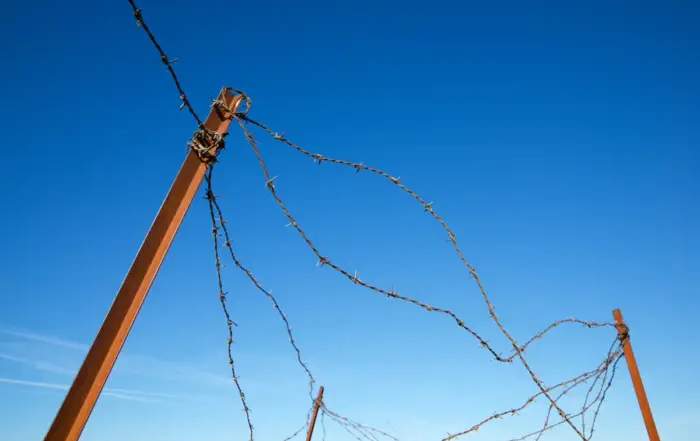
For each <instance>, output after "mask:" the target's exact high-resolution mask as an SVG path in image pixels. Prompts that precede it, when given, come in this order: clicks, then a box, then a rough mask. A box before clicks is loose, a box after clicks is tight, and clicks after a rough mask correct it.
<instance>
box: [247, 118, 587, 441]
mask: <svg viewBox="0 0 700 441" xmlns="http://www.w3.org/2000/svg"><path fill="white" fill-rule="evenodd" d="M234 118H235V119H236V122H237V123H238V125H239V126H240V128H241V130H242V131H243V134H244V136H245V138H246V140H247V141H248V144H249V145H250V147H251V149H252V150H253V152H254V153H255V156H256V157H257V159H258V162H259V163H260V167H261V169H262V172H263V175H264V177H265V187H266V188H267V189H268V190H269V192H270V194H271V195H272V197H273V198H274V199H275V201H276V203H277V205H278V206H279V207H280V208H281V209H282V212H283V213H284V214H285V216H286V217H287V218H288V220H289V225H291V226H293V227H294V228H295V229H296V230H297V232H298V233H299V235H300V236H301V237H302V239H303V240H304V242H305V243H306V244H307V245H308V246H309V248H310V249H311V250H312V251H313V253H314V254H315V255H316V257H317V258H318V265H319V266H323V265H327V266H329V267H331V268H333V269H334V270H336V271H337V272H339V273H340V274H342V275H344V276H345V277H346V278H348V279H349V280H351V281H352V282H353V283H355V284H358V285H361V286H363V287H365V288H368V289H370V290H373V291H376V292H380V293H382V294H385V295H387V296H389V297H393V298H396V299H400V300H403V301H406V302H409V303H412V304H414V305H417V306H420V307H422V308H423V309H426V310H427V311H435V312H440V313H442V314H446V315H449V316H451V317H452V318H453V319H454V320H455V321H456V322H457V324H458V325H459V326H460V327H462V328H463V329H465V330H466V331H468V332H469V333H470V334H472V336H474V337H475V338H476V339H478V340H479V342H480V343H481V344H482V346H484V347H485V348H486V349H488V350H489V351H490V352H491V354H492V355H494V356H495V357H496V359H497V360H498V361H507V359H505V358H503V357H501V356H500V355H499V354H498V353H496V352H495V350H494V349H493V348H491V346H490V345H489V344H488V342H486V340H484V339H483V338H482V337H481V336H480V335H479V334H478V333H476V332H475V331H474V330H472V329H471V328H470V327H468V326H467V325H466V324H465V323H464V321H463V320H461V319H460V318H459V317H458V316H457V315H456V314H454V313H453V312H451V311H449V310H447V309H444V308H436V307H433V306H430V305H428V304H426V303H423V302H420V301H418V300H415V299H412V298H410V297H406V296H400V295H398V294H397V293H396V292H395V291H394V289H393V288H392V290H391V291H387V290H385V289H382V288H378V287H376V286H374V285H371V284H369V283H367V282H363V281H362V280H360V279H359V278H358V276H357V273H355V275H351V274H350V273H349V272H348V271H346V270H345V269H343V268H341V267H340V266H338V265H336V264H334V263H332V262H331V261H330V260H329V259H328V257H326V256H324V255H322V254H321V253H320V251H319V250H318V248H317V247H316V246H315V245H314V244H313V242H311V240H310V239H309V237H308V235H307V234H306V233H305V232H304V230H302V229H301V227H300V226H299V224H298V223H297V221H296V220H295V218H294V217H293V216H292V215H291V213H290V211H289V209H288V208H287V206H286V205H285V204H284V202H283V201H282V199H281V198H280V197H279V195H278V194H277V192H276V191H275V185H274V181H275V180H276V179H277V176H275V177H271V176H270V173H269V171H268V169H267V164H266V162H265V160H264V159H263V157H262V154H261V153H260V149H259V148H258V144H257V141H256V140H255V138H254V137H253V134H252V133H251V132H250V131H249V130H248V129H247V127H246V126H245V124H244V122H249V123H251V124H253V125H255V126H257V127H260V128H262V129H263V130H264V131H266V132H267V133H269V134H270V135H272V136H273V137H274V138H275V139H276V140H278V141H280V142H283V143H284V144H287V145H289V146H291V147H293V148H294V149H295V150H297V151H299V152H301V153H303V154H304V155H306V156H309V157H311V158H313V159H314V160H316V161H317V162H318V163H319V164H320V163H322V162H323V161H326V162H331V163H336V164H342V165H346V166H350V167H352V168H355V169H356V170H369V171H371V172H372V173H375V174H378V175H380V176H383V177H385V178H387V179H388V180H389V181H391V182H393V183H394V184H395V185H397V186H398V187H399V188H401V189H402V190H403V191H405V192H407V193H408V194H409V195H411V196H413V198H414V199H416V200H417V201H418V202H420V203H421V204H422V205H423V207H424V209H425V211H427V212H429V213H430V214H431V215H432V216H433V218H434V219H435V220H437V221H438V223H440V225H442V227H443V228H444V230H445V231H446V232H447V235H448V237H449V240H450V242H452V244H453V247H454V249H455V250H456V252H457V255H458V256H459V258H460V259H461V261H462V262H463V263H464V265H465V266H466V267H467V269H468V271H469V274H470V276H471V277H472V278H473V279H474V281H475V283H476V285H477V287H478V289H479V291H480V292H481V295H482V298H483V300H484V302H485V304H486V306H487V308H488V310H489V315H490V317H491V319H492V320H493V322H494V323H495V324H496V326H497V327H498V329H499V330H500V331H501V333H502V334H503V335H504V336H505V337H506V339H507V340H508V341H509V342H510V344H511V346H512V347H513V350H514V352H515V356H514V357H513V358H512V359H514V358H516V357H517V358H518V359H519V360H520V363H521V364H522V366H523V367H524V368H525V370H526V371H527V372H528V374H529V375H530V378H531V379H532V381H533V382H534V383H535V385H536V386H537V388H538V389H539V390H540V392H542V393H543V395H544V396H545V397H546V398H547V400H548V401H549V402H550V404H551V405H552V406H553V407H554V409H555V410H556V411H557V413H558V414H559V415H560V416H561V417H562V418H563V419H564V420H565V421H566V422H567V424H568V425H569V426H570V427H571V429H572V430H573V431H574V432H576V434H577V435H578V436H579V437H580V438H581V439H582V440H584V441H586V438H585V436H584V434H583V433H581V431H580V430H579V429H578V427H576V425H575V424H574V423H573V422H572V421H570V420H569V418H568V417H567V416H566V415H567V414H566V412H565V411H564V410H563V409H561V408H560V407H559V405H558V404H557V403H556V401H554V399H553V398H552V397H551V395H550V394H549V392H547V390H546V389H545V386H544V383H543V381H542V380H540V379H539V378H538V376H537V374H536V373H535V372H534V370H533V369H532V367H531V366H530V364H529V363H528V362H527V360H526V359H525V356H524V355H523V350H522V349H521V346H520V345H518V343H517V341H516V340H515V338H514V337H513V336H512V335H511V334H510V332H508V330H506V328H505V327H504V325H503V324H502V323H501V321H500V319H499V318H498V316H497V315H496V311H495V308H494V306H493V303H492V302H491V300H490V298H489V296H488V294H487V293H486V289H485V288H484V286H483V283H482V282H481V279H480V278H479V275H478V274H477V272H476V269H475V268H474V267H473V266H472V265H471V264H470V263H469V262H468V261H467V259H466V258H465V257H464V254H463V253H462V251H461V249H460V247H459V244H458V243H457V240H456V236H455V234H454V232H453V231H452V230H451V229H450V227H449V226H448V225H447V223H446V222H445V221H444V220H443V219H442V217H440V216H439V215H438V214H437V213H436V212H435V210H434V209H433V207H432V205H433V203H432V202H430V203H428V202H426V201H425V200H424V199H423V198H422V197H421V196H419V195H418V194H417V193H416V192H415V191H413V190H411V189H409V188H408V187H406V186H405V185H404V184H402V183H401V182H400V178H395V177H393V176H391V175H389V174H388V173H386V172H384V171H382V170H379V169H377V168H373V167H369V166H366V165H364V164H362V163H352V162H349V161H345V160H340V159H334V158H327V157H325V156H323V155H321V154H318V153H311V152H310V151H308V150H305V149H303V148H302V147H300V146H298V145H297V144H294V143H293V142H291V141H289V140H288V139H287V138H286V137H285V136H284V134H278V133H277V132H274V131H273V130H271V129H270V128H269V127H267V126H266V125H264V124H262V123H260V122H257V121H255V120H253V119H251V118H250V117H249V116H248V115H247V114H242V115H239V114H234ZM561 323H567V322H565V321H561ZM554 327H556V325H550V327H548V330H549V329H552V328H554ZM542 334H543V333H542ZM531 340H532V341H534V340H536V338H533V339H531ZM512 359H511V360H512Z"/></svg>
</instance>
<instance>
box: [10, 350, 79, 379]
mask: <svg viewBox="0 0 700 441" xmlns="http://www.w3.org/2000/svg"><path fill="white" fill-rule="evenodd" d="M0 360H7V361H11V362H14V363H20V364H24V365H28V366H32V367H33V368H34V369H36V370H38V371H44V372H52V373H55V374H61V375H75V373H76V371H75V370H72V369H66V368H63V367H60V366H56V365H55V364H53V363H49V362H46V361H41V360H30V359H27V358H22V357H16V356H14V355H9V354H4V353H2V352H0Z"/></svg>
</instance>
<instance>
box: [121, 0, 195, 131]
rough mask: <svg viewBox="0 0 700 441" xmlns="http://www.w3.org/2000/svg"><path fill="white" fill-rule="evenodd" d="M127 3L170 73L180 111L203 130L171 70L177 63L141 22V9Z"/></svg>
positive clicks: (138, 24)
mask: <svg viewBox="0 0 700 441" xmlns="http://www.w3.org/2000/svg"><path fill="white" fill-rule="evenodd" d="M128 2H129V4H130V5H131V8H132V9H133V10H134V17H136V26H137V27H140V28H142V29H143V30H144V31H145V32H146V34H147V35H148V38H149V39H150V40H151V43H153V46H155V48H156V50H157V51H158V55H160V61H161V62H162V63H163V64H164V65H165V68H166V69H168V72H170V76H171V77H172V78H173V82H174V83H175V87H177V91H178V93H179V94H180V100H181V101H182V104H180V110H182V109H185V108H186V109H187V110H188V111H189V112H190V114H191V115H192V117H193V118H194V119H195V120H196V121H197V127H198V128H199V129H203V128H204V124H203V123H202V120H201V119H200V118H199V115H197V112H196V111H195V110H194V108H193V107H192V104H190V100H189V98H187V94H186V93H185V91H184V90H183V89H182V86H181V84H180V79H179V78H178V76H177V74H176V73H175V69H174V68H173V63H175V62H176V61H177V58H173V59H171V58H169V57H168V55H167V54H166V53H165V51H164V50H163V48H162V47H161V45H160V44H159V43H158V40H156V37H155V36H154V35H153V32H151V29H150V28H149V27H148V25H147V24H146V22H145V21H144V20H143V11H142V9H141V8H139V7H138V6H136V3H135V2H134V0H128Z"/></svg>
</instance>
